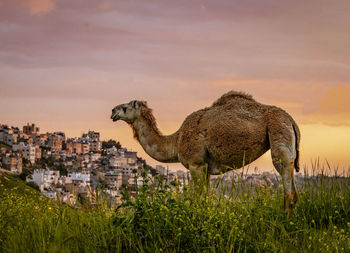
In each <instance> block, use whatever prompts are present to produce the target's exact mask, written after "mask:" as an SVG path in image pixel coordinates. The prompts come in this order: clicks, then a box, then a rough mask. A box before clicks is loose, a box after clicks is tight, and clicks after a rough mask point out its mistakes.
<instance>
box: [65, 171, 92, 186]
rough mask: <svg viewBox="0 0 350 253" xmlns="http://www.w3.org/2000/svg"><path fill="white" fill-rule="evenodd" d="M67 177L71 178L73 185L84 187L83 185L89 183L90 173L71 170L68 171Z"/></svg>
mask: <svg viewBox="0 0 350 253" xmlns="http://www.w3.org/2000/svg"><path fill="white" fill-rule="evenodd" d="M68 177H71V178H72V182H73V184H74V185H75V186H78V187H85V186H90V185H91V174H90V173H80V172H73V173H68Z"/></svg>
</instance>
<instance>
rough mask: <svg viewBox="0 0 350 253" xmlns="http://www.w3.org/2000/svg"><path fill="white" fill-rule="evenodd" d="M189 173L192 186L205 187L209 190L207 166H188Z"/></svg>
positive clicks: (205, 164)
mask: <svg viewBox="0 0 350 253" xmlns="http://www.w3.org/2000/svg"><path fill="white" fill-rule="evenodd" d="M188 169H189V170H190V173H191V180H192V182H193V184H194V186H195V187H196V188H197V187H198V188H202V187H203V186H206V187H207V189H209V186H210V174H209V171H208V164H207V163H204V164H190V165H189V168H188Z"/></svg>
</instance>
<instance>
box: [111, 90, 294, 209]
mask: <svg viewBox="0 0 350 253" xmlns="http://www.w3.org/2000/svg"><path fill="white" fill-rule="evenodd" d="M112 119H113V120H114V121H116V120H119V119H121V120H124V121H126V122H128V123H129V124H130V125H131V127H132V128H133V130H134V134H135V137H136V138H137V140H138V141H139V142H140V144H141V145H142V147H143V148H144V149H145V151H146V152H147V153H148V154H149V155H150V156H151V157H153V158H154V159H156V160H158V161H161V162H181V163H182V164H183V165H184V166H185V167H186V168H188V169H189V170H190V171H191V174H192V176H193V177H194V178H197V177H198V176H199V175H200V174H202V173H207V175H208V176H209V175H213V174H219V173H222V172H226V171H228V170H230V169H238V168H240V167H242V166H244V165H246V164H249V163H250V162H252V161H254V160H256V159H257V158H259V157H260V156H261V155H263V154H264V153H265V152H266V151H267V150H269V149H271V156H272V161H273V164H274V166H275V168H276V169H277V171H278V172H279V173H280V174H281V176H282V179H283V184H284V188H285V194H286V195H285V196H286V197H285V205H286V208H287V209H288V211H289V213H291V210H292V209H293V207H294V205H295V203H296V200H297V194H296V188H295V184H294V179H293V171H294V169H295V170H296V171H299V143H300V132H299V128H298V126H297V124H296V123H295V121H294V120H293V118H292V117H291V116H290V115H289V114H288V113H286V112H285V111H284V110H282V109H280V108H278V107H275V106H270V105H264V104H261V103H259V102H257V101H255V100H254V99H253V97H252V96H251V95H248V94H245V93H241V92H235V91H230V92H228V93H226V94H224V95H223V96H221V97H220V98H219V99H218V100H216V101H215V102H214V103H213V105H212V106H211V107H207V108H204V109H201V110H199V111H196V112H193V113H192V114H190V115H189V116H187V118H186V119H185V121H184V122H183V124H182V125H181V127H180V129H179V130H178V131H177V132H175V133H174V134H172V135H169V136H163V135H161V134H160V131H159V130H158V127H157V125H156V121H155V118H154V116H153V114H152V110H151V109H149V108H148V107H147V104H146V103H145V102H142V101H131V102H130V103H128V104H122V105H119V106H116V107H115V108H114V109H113V113H112Z"/></svg>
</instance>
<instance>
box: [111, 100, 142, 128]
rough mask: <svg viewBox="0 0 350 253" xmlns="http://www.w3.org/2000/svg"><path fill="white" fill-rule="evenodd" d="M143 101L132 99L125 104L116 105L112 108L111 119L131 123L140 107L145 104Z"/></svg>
mask: <svg viewBox="0 0 350 253" xmlns="http://www.w3.org/2000/svg"><path fill="white" fill-rule="evenodd" d="M146 104H147V103H146V102H145V101H137V100H133V101H131V102H129V103H126V104H121V105H117V106H116V107H114V108H113V110H112V116H111V119H112V120H113V121H117V120H124V121H125V122H127V123H130V124H132V123H133V122H134V121H135V119H136V118H138V117H139V116H140V114H141V108H142V107H143V106H147V105H146Z"/></svg>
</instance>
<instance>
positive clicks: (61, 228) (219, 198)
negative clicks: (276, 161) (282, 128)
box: [0, 175, 350, 252]
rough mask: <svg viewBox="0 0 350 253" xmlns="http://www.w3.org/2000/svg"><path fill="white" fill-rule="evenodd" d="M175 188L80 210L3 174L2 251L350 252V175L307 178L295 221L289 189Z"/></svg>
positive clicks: (0, 202) (0, 193) (0, 188)
mask: <svg viewBox="0 0 350 253" xmlns="http://www.w3.org/2000/svg"><path fill="white" fill-rule="evenodd" d="M173 185H174V186H173V187H172V188H171V189H170V188H169V187H166V186H165V187H163V186H161V187H139V189H138V195H137V197H136V198H135V199H133V200H132V199H131V197H130V195H129V193H128V192H124V193H123V203H122V204H121V205H120V206H119V207H118V208H117V209H116V210H115V209H111V208H109V207H108V206H107V205H106V204H105V203H103V202H102V201H101V202H100V203H99V204H96V205H85V206H80V207H76V208H72V207H69V206H67V205H63V204H58V203H57V202H54V201H50V200H48V199H46V198H44V197H43V196H41V194H40V193H39V192H38V191H36V190H34V189H32V188H30V187H28V186H27V185H26V184H25V183H24V182H23V181H21V180H19V179H17V178H14V177H12V176H10V175H2V176H0V251H2V252H350V209H349V207H350V179H349V178H346V179H344V178H343V179H339V178H338V179H337V178H331V177H326V176H323V177H322V178H319V179H318V180H308V181H306V182H305V184H304V185H303V187H302V189H300V191H299V201H298V204H297V207H296V209H295V212H294V214H293V216H292V218H290V219H287V217H286V214H285V212H284V210H283V208H282V203H283V193H282V190H281V188H279V189H272V188H256V189H255V188H242V187H241V186H240V185H235V186H234V187H232V189H231V194H228V195H227V194H226V196H225V195H224V194H223V193H222V192H218V191H217V190H213V189H210V190H207V189H205V187H204V186H203V187H201V186H199V187H192V186H189V187H187V188H185V189H183V190H182V191H180V188H179V186H177V184H176V183H173ZM242 189H244V190H242Z"/></svg>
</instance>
